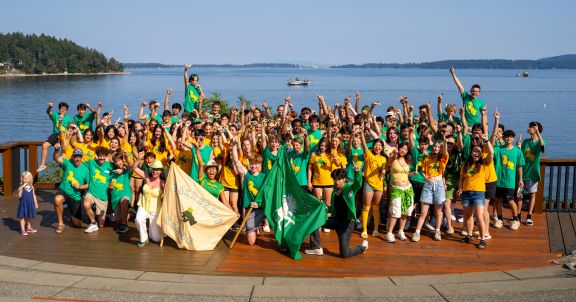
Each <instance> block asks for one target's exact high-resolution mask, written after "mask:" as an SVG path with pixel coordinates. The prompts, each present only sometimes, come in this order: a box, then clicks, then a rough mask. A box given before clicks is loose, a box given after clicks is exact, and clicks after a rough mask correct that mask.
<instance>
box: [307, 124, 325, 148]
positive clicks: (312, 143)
mask: <svg viewBox="0 0 576 302" xmlns="http://www.w3.org/2000/svg"><path fill="white" fill-rule="evenodd" d="M321 138H322V131H320V129H316V130H314V131H311V130H308V144H309V145H308V146H309V147H308V148H309V149H310V153H312V152H315V151H316V149H318V147H317V146H318V143H319V142H320V139H321Z"/></svg>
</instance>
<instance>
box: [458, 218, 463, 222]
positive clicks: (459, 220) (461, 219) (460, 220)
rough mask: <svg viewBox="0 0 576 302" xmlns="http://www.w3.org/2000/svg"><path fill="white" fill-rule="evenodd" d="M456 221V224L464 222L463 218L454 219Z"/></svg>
mask: <svg viewBox="0 0 576 302" xmlns="http://www.w3.org/2000/svg"><path fill="white" fill-rule="evenodd" d="M456 221H458V222H464V217H458V218H457V219H456Z"/></svg>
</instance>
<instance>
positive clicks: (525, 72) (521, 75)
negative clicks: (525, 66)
mask: <svg viewBox="0 0 576 302" xmlns="http://www.w3.org/2000/svg"><path fill="white" fill-rule="evenodd" d="M516 76H517V77H523V78H527V77H528V71H522V72H521V73H519V74H517V75H516Z"/></svg>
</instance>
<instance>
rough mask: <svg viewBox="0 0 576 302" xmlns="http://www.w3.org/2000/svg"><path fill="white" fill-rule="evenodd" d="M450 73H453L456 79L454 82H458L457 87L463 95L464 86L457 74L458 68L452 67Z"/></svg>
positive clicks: (453, 78) (453, 77)
mask: <svg viewBox="0 0 576 302" xmlns="http://www.w3.org/2000/svg"><path fill="white" fill-rule="evenodd" d="M450 74H451V75H452V80H454V84H456V87H458V92H460V95H462V93H464V86H462V82H460V79H459V78H458V76H457V75H456V69H455V68H454V66H452V67H450Z"/></svg>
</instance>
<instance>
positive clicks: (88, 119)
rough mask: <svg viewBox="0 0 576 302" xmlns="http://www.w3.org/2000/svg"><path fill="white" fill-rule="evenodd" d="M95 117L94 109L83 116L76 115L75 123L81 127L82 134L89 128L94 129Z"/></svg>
mask: <svg viewBox="0 0 576 302" xmlns="http://www.w3.org/2000/svg"><path fill="white" fill-rule="evenodd" d="M94 117H95V115H94V113H93V112H92V111H87V112H86V113H85V114H84V115H83V116H79V115H75V116H74V124H76V126H78V129H80V132H81V133H82V134H84V131H86V130H87V129H90V130H92V131H94V128H93V127H92V123H93V122H94Z"/></svg>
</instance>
